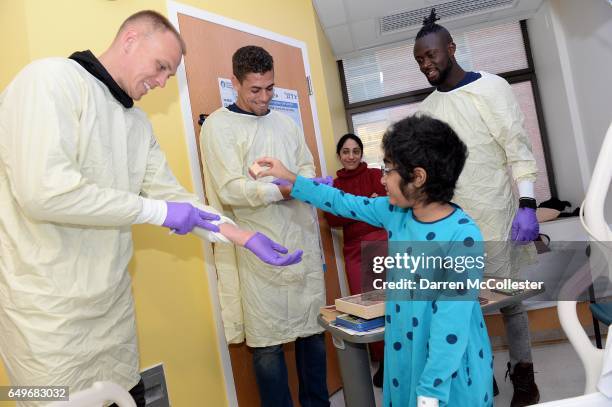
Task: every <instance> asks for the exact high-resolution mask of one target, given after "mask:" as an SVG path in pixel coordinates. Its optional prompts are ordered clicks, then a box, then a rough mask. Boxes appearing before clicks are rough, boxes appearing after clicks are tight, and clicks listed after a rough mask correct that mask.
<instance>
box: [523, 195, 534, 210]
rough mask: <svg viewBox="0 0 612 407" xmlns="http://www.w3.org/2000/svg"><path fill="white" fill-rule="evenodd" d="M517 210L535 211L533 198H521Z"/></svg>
mask: <svg viewBox="0 0 612 407" xmlns="http://www.w3.org/2000/svg"><path fill="white" fill-rule="evenodd" d="M519 208H531V209H537V208H538V206H537V205H536V200H535V199H533V198H526V197H522V198H520V199H519Z"/></svg>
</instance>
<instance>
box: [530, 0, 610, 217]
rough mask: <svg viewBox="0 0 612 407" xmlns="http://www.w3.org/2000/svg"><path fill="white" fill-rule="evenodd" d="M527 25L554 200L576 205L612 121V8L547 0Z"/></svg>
mask: <svg viewBox="0 0 612 407" xmlns="http://www.w3.org/2000/svg"><path fill="white" fill-rule="evenodd" d="M527 26H528V29H529V37H530V43H531V46H532V54H533V59H534V64H535V68H536V73H537V76H538V83H539V90H540V96H541V98H542V104H543V110H544V117H545V122H546V127H547V131H548V142H549V147H550V151H551V156H552V157H551V158H552V162H553V171H554V174H555V178H556V185H557V193H558V197H559V198H560V199H562V200H568V201H570V202H571V203H572V204H573V205H574V206H578V205H580V203H581V202H582V200H583V199H584V193H585V191H586V187H587V186H588V182H589V180H590V178H591V173H592V170H593V167H594V165H595V162H596V160H597V157H598V155H599V149H600V146H601V144H602V142H603V138H604V136H605V133H606V130H607V129H608V126H609V124H610V121H611V120H612V97H611V96H612V79H611V72H612V7H611V6H610V5H609V4H608V2H607V1H606V0H584V1H583V0H581V1H575V0H549V1H547V2H545V3H544V4H543V5H542V7H541V8H540V10H539V11H538V13H537V14H536V15H535V16H534V17H533V18H530V19H529V20H528V21H527ZM611 161H612V158H611ZM607 201H608V206H607V219H608V220H610V219H612V202H610V201H612V194H608V200H607Z"/></svg>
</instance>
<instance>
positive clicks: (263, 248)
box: [244, 232, 303, 266]
mask: <svg viewBox="0 0 612 407" xmlns="http://www.w3.org/2000/svg"><path fill="white" fill-rule="evenodd" d="M244 247H245V249H249V250H250V251H251V252H253V254H255V256H257V257H258V258H259V259H260V260H261V261H263V262H264V263H267V264H271V265H273V266H290V265H292V264H296V263H299V262H300V261H302V253H303V251H302V250H296V251H295V252H293V253H291V254H287V252H288V250H287V248H286V247H283V246H281V245H280V244H278V243H276V242H275V241H273V240H272V239H270V238H269V237H268V236H266V235H264V234H263V233H260V232H257V233H255V234H254V235H253V236H251V238H250V239H249V240H247V242H246V244H245V245H244ZM283 255H286V256H283Z"/></svg>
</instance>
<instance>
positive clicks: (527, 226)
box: [511, 181, 540, 243]
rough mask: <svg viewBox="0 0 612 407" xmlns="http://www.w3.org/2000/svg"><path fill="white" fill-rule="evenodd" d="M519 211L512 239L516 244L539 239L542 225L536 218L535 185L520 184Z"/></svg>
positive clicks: (515, 218) (515, 219)
mask: <svg viewBox="0 0 612 407" xmlns="http://www.w3.org/2000/svg"><path fill="white" fill-rule="evenodd" d="M518 188H519V194H520V196H521V198H520V200H519V209H518V211H517V212H516V216H515V217H514V220H513V221H512V232H511V238H512V241H514V242H525V243H526V242H531V241H533V240H536V239H537V238H538V235H539V234H540V225H539V223H538V218H537V217H536V208H537V206H536V200H535V198H534V197H535V194H534V183H533V182H531V181H521V182H519V184H518Z"/></svg>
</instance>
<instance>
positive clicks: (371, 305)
mask: <svg viewBox="0 0 612 407" xmlns="http://www.w3.org/2000/svg"><path fill="white" fill-rule="evenodd" d="M336 310H337V311H340V312H345V313H347V314H351V315H355V316H357V317H359V318H364V319H372V318H378V317H381V316H383V315H385V291H384V290H375V291H367V292H365V293H361V294H356V295H351V296H349V297H343V298H338V299H336Z"/></svg>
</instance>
